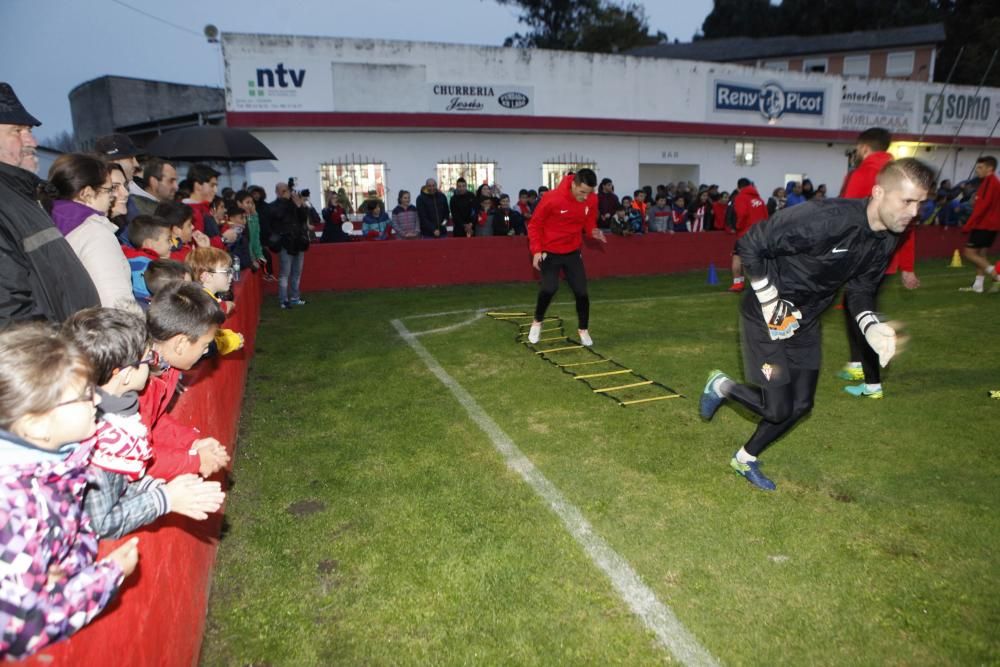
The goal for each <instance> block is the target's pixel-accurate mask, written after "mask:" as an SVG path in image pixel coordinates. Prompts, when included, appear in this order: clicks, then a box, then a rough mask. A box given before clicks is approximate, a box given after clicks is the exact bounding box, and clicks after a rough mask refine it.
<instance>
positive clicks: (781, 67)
mask: <svg viewBox="0 0 1000 667" xmlns="http://www.w3.org/2000/svg"><path fill="white" fill-rule="evenodd" d="M761 67H763V68H764V69H773V70H777V71H779V72H787V71H788V61H787V60H768V61H765V62H764V63H763V64H762V65H761Z"/></svg>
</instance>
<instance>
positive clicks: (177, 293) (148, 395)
mask: <svg viewBox="0 0 1000 667" xmlns="http://www.w3.org/2000/svg"><path fill="white" fill-rule="evenodd" d="M225 319H226V316H225V315H223V314H222V310H221V309H220V308H219V305H218V304H217V303H216V302H215V300H214V299H213V298H212V297H211V296H209V295H208V293H207V292H205V291H204V290H203V289H202V288H201V287H199V286H198V285H196V284H195V283H184V282H174V283H171V284H169V285H167V286H166V287H163V288H162V289H161V290H160V291H158V292H157V293H156V296H154V297H153V302H152V303H151V304H150V306H149V310H148V311H147V312H146V324H147V326H148V327H149V337H150V339H151V341H152V347H153V350H154V351H155V352H156V354H157V356H158V357H159V359H160V360H161V361H162V365H160V367H159V368H157V369H153V370H154V372H156V371H159V373H156V374H155V375H154V376H151V377H150V378H149V383H148V384H147V385H146V388H145V389H143V391H142V393H141V394H140V395H139V414H140V415H141V417H142V423H143V424H145V425H146V427H147V428H148V429H149V443H150V445H151V446H152V448H153V463H152V465H150V467H149V469H148V471H149V474H150V475H152V476H153V477H157V478H159V479H165V480H171V479H173V478H174V477H177V476H178V475H183V474H185V473H198V474H200V475H201V476H202V477H208V476H209V475H212V474H213V473H215V472H217V471H219V470H221V469H222V468H225V467H226V465H227V464H228V463H229V454H228V453H227V452H226V448H225V447H223V446H222V445H221V444H220V443H219V441H218V440H216V439H215V438H203V437H201V433H199V432H198V429H196V428H194V427H192V426H187V425H184V424H181V423H180V422H178V421H177V420H176V419H174V418H173V417H172V416H171V415H170V414H169V412H168V408H169V406H170V403H171V401H172V400H173V398H174V393H175V392H176V391H177V383H178V382H179V381H180V377H181V371H186V370H190V369H191V368H192V367H193V366H194V365H195V364H196V363H198V361H199V360H200V359H201V358H202V356H204V354H205V352H206V351H207V350H208V346H209V345H211V344H212V342H213V341H214V340H215V332H216V330H217V329H218V328H219V325H220V324H222V322H223V321H224V320H225Z"/></svg>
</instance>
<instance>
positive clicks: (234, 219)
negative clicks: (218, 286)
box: [221, 202, 251, 280]
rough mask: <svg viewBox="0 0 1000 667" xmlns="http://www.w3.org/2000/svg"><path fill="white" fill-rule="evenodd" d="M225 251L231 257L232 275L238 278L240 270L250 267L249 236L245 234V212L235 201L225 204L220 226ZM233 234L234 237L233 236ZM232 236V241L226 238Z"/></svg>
mask: <svg viewBox="0 0 1000 667" xmlns="http://www.w3.org/2000/svg"><path fill="white" fill-rule="evenodd" d="M221 229H222V239H223V241H224V242H225V245H226V252H228V253H229V254H230V255H231V256H232V258H233V268H234V269H235V270H236V272H235V274H234V276H235V279H236V280H239V279H240V272H241V271H243V270H244V269H248V268H250V265H251V259H250V238H249V234H247V232H246V230H247V219H246V213H244V212H243V209H242V208H240V206H238V205H237V204H236V203H235V202H233V203H231V204H227V205H226V214H225V219H224V221H223V223H222V226H221ZM234 235H235V237H234ZM230 238H233V240H232V241H229V240H228V239H230Z"/></svg>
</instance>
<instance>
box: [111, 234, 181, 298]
mask: <svg viewBox="0 0 1000 667" xmlns="http://www.w3.org/2000/svg"><path fill="white" fill-rule="evenodd" d="M128 242H129V245H123V246H122V252H124V253H125V257H126V258H127V259H128V266H129V269H130V270H131V271H132V295H133V296H135V300H136V301H138V302H139V305H144V304H145V305H148V304H149V300H150V299H151V298H152V296H151V295H150V293H149V289H148V288H147V287H146V280H145V278H144V276H143V274H144V273H145V271H146V267H148V266H149V263H150V262H152V261H153V260H154V259H166V258H169V257H170V223H168V222H167V221H166V220H164V219H163V218H157V217H156V216H155V215H137V216H136V217H135V218H133V219H132V222H130V223H128Z"/></svg>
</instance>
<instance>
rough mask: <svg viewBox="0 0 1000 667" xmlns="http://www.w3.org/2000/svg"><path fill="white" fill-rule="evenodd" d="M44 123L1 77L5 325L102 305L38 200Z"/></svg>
mask: <svg viewBox="0 0 1000 667" xmlns="http://www.w3.org/2000/svg"><path fill="white" fill-rule="evenodd" d="M38 125H41V123H40V122H38V119H36V118H35V117H34V116H32V115H31V114H29V113H28V112H27V110H25V108H24V106H22V105H21V102H20V100H18V99H17V95H15V94H14V89H13V88H11V87H10V84H8V83H3V82H0V257H2V258H3V261H0V329H2V328H5V327H7V326H8V325H9V324H11V323H12V322H15V321H20V320H31V319H48V320H51V321H53V322H62V321H63V320H65V319H66V318H67V317H69V316H70V315H72V314H73V313H75V312H76V311H78V310H81V309H83V308H87V307H90V306H99V305H100V299H99V298H98V296H97V290H96V289H95V288H94V283H93V281H91V279H90V276H89V275H88V274H87V271H86V270H85V269H84V268H83V265H82V264H81V263H80V260H79V259H78V258H77V256H76V253H75V252H73V249H72V248H71V247H70V245H69V243H67V242H66V239H65V238H64V237H63V235H62V234H61V233H59V230H58V229H56V226H55V225H54V224H52V220H51V218H49V216H48V215H46V213H45V211H44V210H43V209H42V208H41V206H39V205H38V200H37V198H36V194H37V192H38V189H39V186H40V185H41V183H42V181H41V179H39V178H38V176H36V175H35V170H36V169H38V157H37V155H36V153H35V151H36V149H37V148H38V142H37V141H35V137H34V136H32V134H31V128H33V127H37V126H38Z"/></svg>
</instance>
